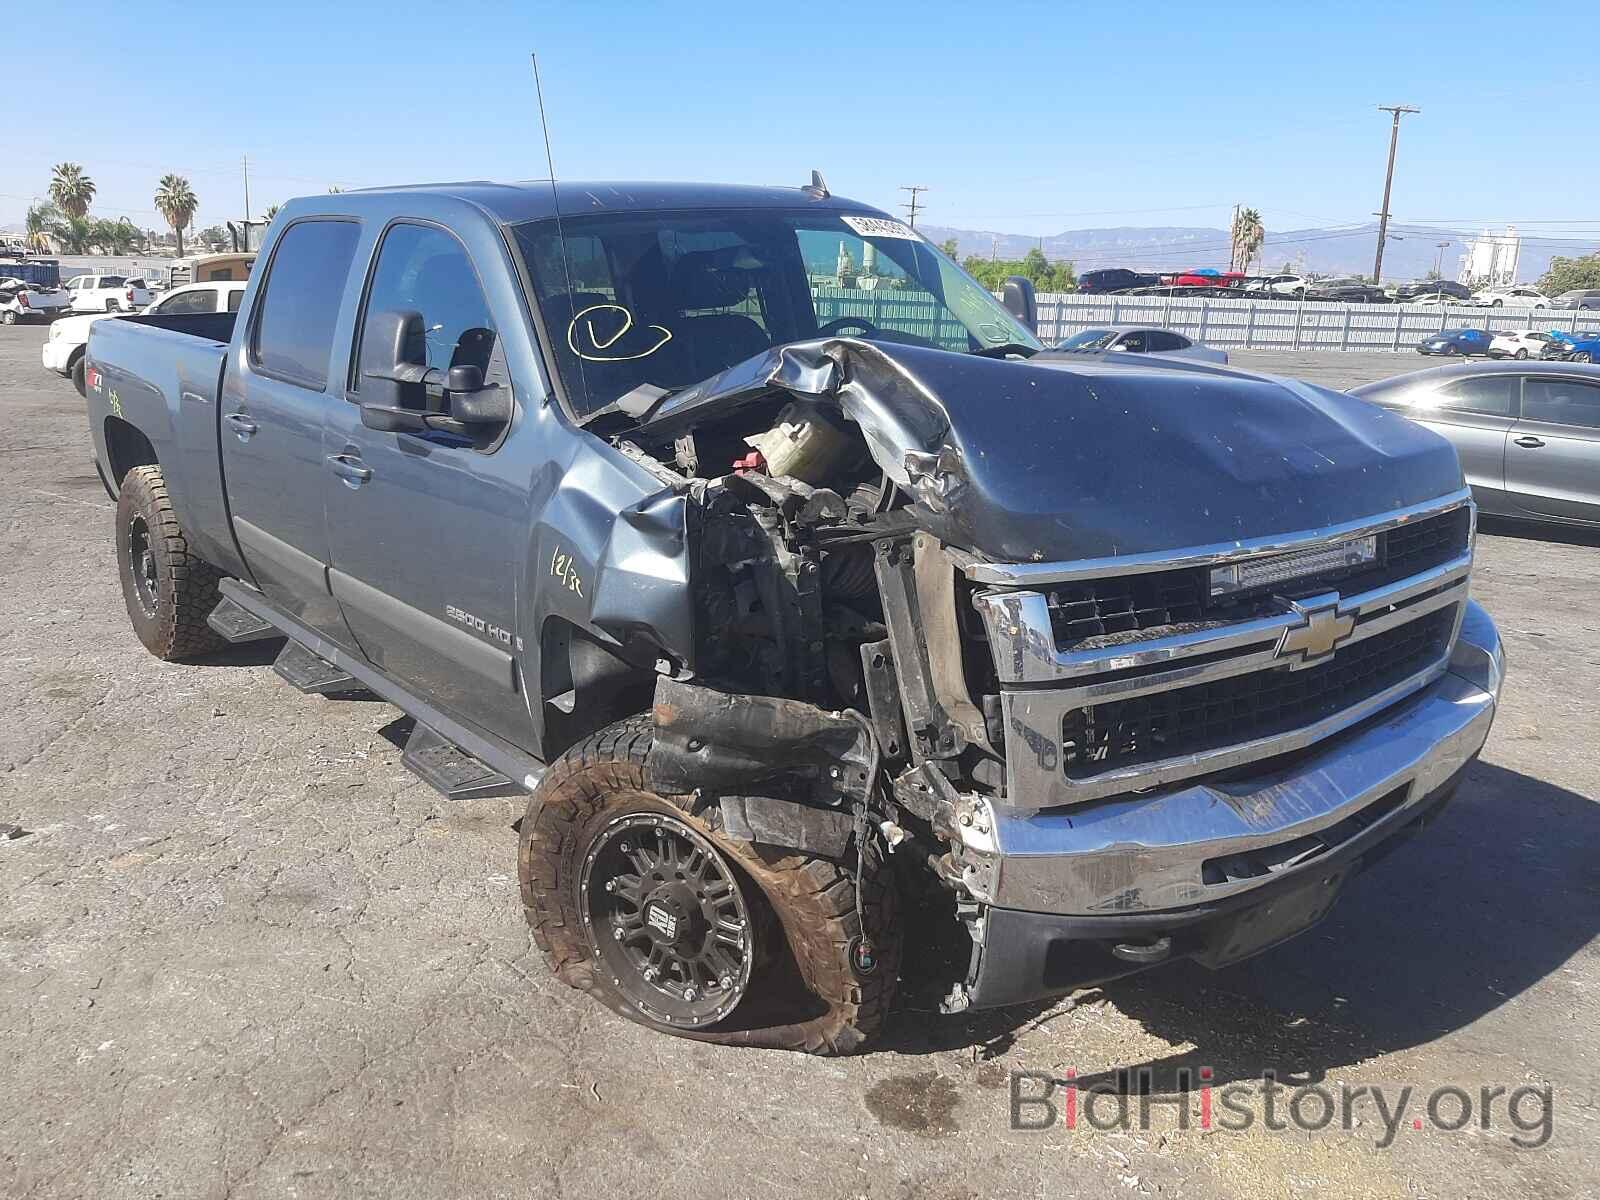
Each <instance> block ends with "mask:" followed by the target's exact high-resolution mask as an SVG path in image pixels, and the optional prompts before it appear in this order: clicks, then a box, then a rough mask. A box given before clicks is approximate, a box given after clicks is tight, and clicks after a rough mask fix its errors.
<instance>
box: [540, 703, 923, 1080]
mask: <svg viewBox="0 0 1600 1200" xmlns="http://www.w3.org/2000/svg"><path fill="white" fill-rule="evenodd" d="M652 731H653V725H652V722H651V719H650V717H648V716H638V717H631V718H629V719H628V720H625V721H621V722H619V723H617V724H616V725H612V726H611V727H609V728H607V729H603V730H601V731H600V732H599V733H597V734H594V735H593V736H591V737H590V738H588V739H587V740H586V741H584V742H581V743H579V744H578V745H577V746H574V747H573V748H572V749H571V750H568V751H567V753H566V754H564V755H562V756H561V758H559V759H557V760H556V762H555V763H554V764H552V765H551V767H550V769H549V771H547V772H546V773H545V776H544V778H543V779H542V780H540V782H539V786H538V788H537V789H535V791H534V793H533V796H532V797H531V798H530V799H529V801H528V812H527V815H526V816H525V817H524V818H523V822H522V831H521V839H520V846H519V852H518V876H519V880H520V883H521V888H522V902H523V905H524V908H525V910H526V914H527V918H528V924H529V925H530V926H531V927H532V929H533V938H534V941H536V942H537V943H538V944H539V948H540V949H541V950H543V951H544V952H545V954H546V956H547V957H548V958H549V961H550V966H551V969H552V970H553V971H554V972H555V974H556V975H557V976H558V977H559V978H560V979H561V980H562V981H563V982H565V983H567V984H569V985H571V986H572V987H575V988H578V989H579V990H581V991H585V992H589V993H590V994H592V995H593V996H594V997H595V998H596V999H597V1000H599V1001H600V1002H601V1003H603V1004H605V1005H606V1006H607V1007H608V1008H610V1009H612V1010H613V1011H615V1012H617V1013H619V1014H620V1015H622V1016H624V1017H627V1018H628V1019H629V1020H631V1021H636V1022H638V1023H639V1024H641V1025H645V1026H648V1027H650V1028H652V1029H656V1030H659V1031H661V1032H664V1033H673V1034H677V1035H678V1036H680V1037H688V1038H694V1039H696V1040H699V1041H706V1042H716V1043H720V1044H723V1045H735V1046H759V1047H766V1048H771V1049H785V1050H800V1051H805V1052H806V1053H810V1054H851V1053H854V1052H855V1051H857V1050H859V1049H861V1048H862V1046H863V1045H865V1043H866V1042H867V1040H868V1039H869V1038H870V1037H871V1036H872V1035H873V1034H874V1033H875V1032H877V1030H878V1029H879V1027H880V1026H881V1025H882V1023H883V1020H884V1017H885V1015H886V1013H887V1011H888V1008H889V1003H890V1001H891V999H892V998H893V995H894V990H895V984H896V982H897V978H898V974H899V964H900V941H899V937H900V931H899V926H898V923H897V920H896V915H897V914H896V899H897V897H896V893H895V889H894V887H893V883H892V876H891V873H890V871H889V869H888V867H887V866H886V865H885V864H883V863H882V862H881V860H880V859H879V856H878V855H877V853H876V849H875V846H874V847H869V849H868V852H867V859H866V861H865V863H864V864H863V870H862V887H863V893H864V894H863V902H862V909H863V911H864V913H865V916H866V921H867V927H868V933H869V934H870V937H871V944H872V949H873V951H874V957H873V960H872V961H869V962H866V963H858V959H857V955H858V952H859V951H860V948H861V932H862V930H861V923H860V920H859V919H858V917H857V915H856V892H855V871H854V863H853V862H851V863H848V864H839V863H834V862H831V861H829V860H826V859H822V858H818V857H815V856H813V855H808V854H802V853H798V852H787V851H779V850H774V849H771V848H768V847H764V846H759V845H753V844H751V843H748V842H740V841H735V840H733V839H731V838H727V837H725V836H724V835H723V833H722V831H721V822H720V820H719V815H720V814H719V812H718V810H717V809H716V808H715V807H713V808H709V809H703V810H702V811H700V812H699V813H694V812H692V811H691V810H692V807H693V803H694V800H693V797H690V796H664V795H661V794H659V793H657V792H655V791H653V790H652V789H651V787H650V784H649V782H648V778H647V775H646V772H645V755H646V754H647V753H648V752H649V749H650V741H651V736H652ZM652 819H656V820H657V821H658V822H659V823H660V824H661V825H663V826H668V827H670V828H671V829H673V830H676V831H677V832H676V833H674V834H673V835H671V836H673V837H676V838H678V839H679V840H680V842H681V844H682V845H684V846H689V847H692V848H693V849H695V850H700V851H701V852H703V850H704V848H706V847H709V848H710V849H711V850H712V851H713V852H714V854H715V858H716V869H717V870H719V871H722V872H724V873H725V874H724V876H723V877H724V878H727V879H732V880H733V881H734V884H735V887H736V890H737V892H738V900H739V913H740V914H741V915H743V914H747V919H744V920H743V921H742V925H743V928H744V930H745V932H744V933H743V934H741V935H740V937H739V943H738V950H737V952H736V953H734V954H732V955H730V959H731V960H736V962H735V965H736V968H737V969H736V971H730V972H729V973H728V974H727V975H726V976H724V980H723V981H719V984H718V989H717V990H716V991H715V994H716V995H717V996H719V997H724V998H725V999H724V1006H723V1007H721V1008H716V1007H715V1006H714V1005H713V1007H712V1008H710V1009H707V1008H706V1007H705V1004H706V1000H707V997H706V996H704V995H700V996H698V999H699V1000H700V1003H701V1008H700V1009H699V1010H695V1009H694V1008H693V1007H692V1005H691V1004H690V1003H689V1002H692V1001H693V1000H694V999H695V998H696V997H689V998H688V1000H687V1001H686V999H685V994H684V989H683V988H682V987H681V986H680V984H681V980H682V978H683V977H682V975H678V976H668V975H665V974H657V975H650V974H647V973H645V972H646V971H647V970H648V969H650V964H649V963H648V962H645V961H642V958H643V957H644V956H646V955H648V954H649V947H650V946H651V945H652V944H653V942H657V941H658V940H659V939H656V935H655V934H652V933H650V932H649V929H648V928H647V927H648V926H654V927H655V928H656V929H657V930H658V931H659V930H660V929H661V927H662V924H670V925H671V926H672V928H674V929H676V928H677V927H678V925H679V922H680V921H681V920H684V919H685V918H684V916H683V915H682V914H683V912H684V911H687V912H688V913H689V914H690V916H689V917H688V919H690V920H698V919H699V918H697V917H695V916H694V915H693V914H694V911H695V902H694V898H693V897H692V896H690V897H688V899H689V904H688V905H687V908H685V906H683V905H679V906H678V907H677V909H676V910H675V911H676V912H677V913H678V915H676V916H663V917H662V918H661V923H659V924H658V922H657V920H656V917H655V916H654V915H649V910H650V905H649V904H646V905H645V906H644V907H642V908H640V909H639V910H638V912H637V914H635V915H636V916H637V917H638V918H642V919H638V920H634V921H632V924H634V925H637V926H639V927H640V928H642V929H643V933H642V934H635V933H632V932H631V931H629V930H627V929H623V928H622V926H623V925H627V924H629V923H630V920H629V917H630V914H628V913H627V912H626V910H627V909H628V908H630V907H632V906H633V904H634V903H635V901H633V900H628V899H623V900H618V899H615V898H613V897H614V893H612V892H611V888H609V887H608V886H607V882H608V880H609V881H611V882H617V883H619V884H620V886H619V887H618V888H617V890H618V891H620V892H624V893H627V892H632V893H634V894H635V895H641V894H643V891H642V890H643V889H646V888H651V887H652V886H654V887H655V888H656V891H654V892H652V893H650V894H651V895H660V894H662V893H663V892H664V890H667V889H671V888H673V887H674V886H677V887H679V888H680V889H681V887H682V885H681V884H678V885H675V884H674V882H673V880H672V879H670V878H668V879H667V880H666V881H665V882H664V883H662V884H657V885H653V884H652V882H651V881H652V880H653V879H655V878H656V876H654V875H653V874H650V873H649V871H648V870H646V869H640V870H639V871H638V874H637V876H633V875H631V873H626V868H621V869H620V871H617V872H614V873H613V874H611V875H610V876H609V877H607V876H606V875H604V873H603V872H601V871H599V870H598V867H599V866H600V865H601V864H603V863H604V862H605V860H606V856H607V855H611V854H613V853H614V852H615V851H616V848H617V847H618V846H626V847H627V850H625V851H623V853H625V854H627V853H638V852H639V851H640V850H641V849H642V848H643V847H642V845H638V844H635V843H633V842H620V841H618V840H616V839H617V838H618V831H619V830H627V829H644V830H653V827H652V825H651V821H652ZM641 836H645V837H653V836H656V835H655V834H654V833H653V832H650V833H646V834H642V835H641ZM658 861H659V860H658ZM634 865H635V866H637V863H636V862H635V864H634ZM664 873H665V874H668V875H671V874H673V869H672V867H670V866H669V867H667V869H666V870H665V872H664ZM680 878H681V876H680ZM635 879H637V882H635ZM691 886H692V880H691ZM666 902H667V903H671V902H672V898H671V897H670V896H668V897H667V898H666ZM651 903H654V901H652V902H651ZM734 923H735V925H738V924H740V921H739V920H738V919H735V922H734ZM618 932H621V933H622V934H623V938H621V939H619V938H617V937H616V934H617V933H618ZM647 939H648V940H647ZM608 941H615V942H618V943H619V945H622V946H624V947H626V946H628V945H633V946H635V947H636V950H635V954H634V957H635V958H636V959H641V961H639V962H638V963H637V969H634V970H633V971H632V972H631V973H630V969H629V962H628V960H627V959H626V957H625V956H624V957H619V953H618V952H612V951H611V949H610V947H609V946H608V945H607V942H608ZM684 941H685V942H688V943H690V945H691V952H692V951H693V948H695V947H698V945H699V944H700V943H699V941H698V940H697V939H695V938H685V939H684ZM638 947H643V949H637V948H638ZM858 968H859V969H858ZM727 981H731V983H732V985H733V986H732V987H727V986H726V982H727ZM668 985H670V987H669V986H668ZM652 989H655V990H654V991H652ZM672 989H676V990H675V991H674V990H672ZM658 993H660V994H659V995H658ZM668 1017H671V1019H670V1020H669V1019H667V1018H668Z"/></svg>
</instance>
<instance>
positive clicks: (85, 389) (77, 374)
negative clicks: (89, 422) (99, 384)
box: [71, 354, 89, 397]
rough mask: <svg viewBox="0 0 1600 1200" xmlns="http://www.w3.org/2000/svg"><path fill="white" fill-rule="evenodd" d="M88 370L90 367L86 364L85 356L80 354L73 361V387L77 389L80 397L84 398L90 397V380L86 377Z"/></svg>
mask: <svg viewBox="0 0 1600 1200" xmlns="http://www.w3.org/2000/svg"><path fill="white" fill-rule="evenodd" d="M88 369H89V365H88V363H86V362H84V359H83V355H81V354H80V355H78V357H77V358H75V359H73V360H72V367H71V371H72V386H73V387H75V388H77V389H78V395H80V396H83V397H87V396H88V395H89V380H88V379H87V377H86V372H87V371H88Z"/></svg>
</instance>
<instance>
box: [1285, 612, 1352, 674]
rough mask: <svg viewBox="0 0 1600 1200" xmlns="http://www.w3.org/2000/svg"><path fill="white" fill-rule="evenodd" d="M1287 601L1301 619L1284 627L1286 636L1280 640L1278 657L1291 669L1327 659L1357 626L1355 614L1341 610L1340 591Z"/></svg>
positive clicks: (1297, 668)
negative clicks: (1296, 623) (1286, 627)
mask: <svg viewBox="0 0 1600 1200" xmlns="http://www.w3.org/2000/svg"><path fill="white" fill-rule="evenodd" d="M1287 603H1288V605H1289V607H1290V608H1291V609H1293V610H1294V612H1295V613H1296V614H1297V615H1298V616H1299V617H1300V618H1301V622H1302V623H1301V624H1299V625H1291V626H1290V627H1289V628H1288V629H1286V630H1284V631H1283V639H1282V640H1281V641H1280V642H1279V643H1278V657H1279V658H1280V659H1283V660H1285V661H1287V662H1288V664H1289V669H1290V670H1291V671H1296V670H1299V669H1300V668H1301V667H1308V666H1311V665H1312V664H1314V663H1319V662H1321V661H1322V660H1323V659H1325V658H1327V657H1328V656H1329V655H1331V654H1332V653H1333V651H1334V647H1336V646H1337V645H1338V644H1339V643H1340V642H1342V641H1344V639H1345V638H1347V637H1349V636H1350V633H1351V631H1352V630H1353V629H1355V627H1356V618H1355V615H1354V614H1353V613H1343V614H1341V613H1340V612H1339V593H1338V592H1328V593H1326V594H1325V595H1321V596H1308V597H1306V598H1305V599H1304V600H1290V601H1287Z"/></svg>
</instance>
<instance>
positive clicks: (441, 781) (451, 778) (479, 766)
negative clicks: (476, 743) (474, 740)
mask: <svg viewBox="0 0 1600 1200" xmlns="http://www.w3.org/2000/svg"><path fill="white" fill-rule="evenodd" d="M400 762H401V764H402V765H403V766H405V767H406V769H407V770H409V771H410V772H411V773H412V774H413V775H415V776H417V778H419V779H421V780H422V781H423V782H424V783H426V784H427V785H428V786H429V787H431V788H432V789H433V790H434V791H436V792H438V793H439V794H440V795H441V796H443V797H444V798H445V799H446V800H480V799H483V798H485V797H488V796H515V795H519V794H520V793H522V792H523V791H524V790H525V789H524V788H523V787H522V786H521V785H519V784H516V783H513V782H512V781H511V780H510V779H509V778H507V777H506V776H504V775H502V774H500V772H499V771H496V770H495V769H494V768H493V767H491V766H487V765H486V764H484V763H482V762H480V761H479V760H478V759H476V758H473V757H472V755H470V754H468V753H467V752H466V751H465V750H463V749H461V747H459V746H457V745H455V744H454V743H453V742H449V741H446V740H445V739H444V738H443V737H441V736H440V735H439V734H438V733H436V732H435V731H434V730H433V729H431V728H430V727H429V726H427V725H424V724H423V723H422V722H421V721H418V722H417V723H416V726H415V727H414V728H413V729H412V730H411V736H410V737H409V738H407V739H406V750H405V754H404V755H402V756H401V758H400Z"/></svg>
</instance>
